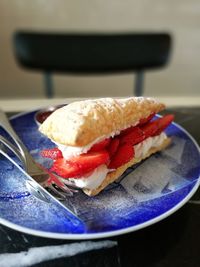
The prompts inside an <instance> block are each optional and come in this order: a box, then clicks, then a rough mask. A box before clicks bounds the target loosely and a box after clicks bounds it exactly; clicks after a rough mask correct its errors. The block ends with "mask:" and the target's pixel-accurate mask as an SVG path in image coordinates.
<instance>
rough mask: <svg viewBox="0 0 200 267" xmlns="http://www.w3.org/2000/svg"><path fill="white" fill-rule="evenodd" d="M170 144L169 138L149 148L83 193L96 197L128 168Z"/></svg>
mask: <svg viewBox="0 0 200 267" xmlns="http://www.w3.org/2000/svg"><path fill="white" fill-rule="evenodd" d="M170 143H171V139H170V138H169V137H168V138H166V139H165V140H164V141H163V143H162V144H161V145H160V146H158V147H152V148H150V149H149V151H148V152H147V153H146V154H145V155H144V156H143V157H140V158H133V159H131V160H130V161H129V162H127V163H126V164H124V165H122V166H120V167H119V168H117V169H116V170H115V171H113V172H110V173H108V174H107V176H106V177H105V179H104V180H103V182H102V183H101V184H100V185H99V186H98V187H97V188H95V189H88V188H85V189H83V191H84V193H85V194H87V195H88V196H95V195H97V194H98V193H99V192H101V191H102V190H103V189H104V188H105V187H106V186H108V185H109V184H111V183H113V182H114V181H115V180H117V179H118V178H119V177H120V176H121V175H122V174H123V173H124V172H125V170H126V169H127V168H129V167H131V166H133V165H134V164H137V163H139V162H140V161H142V160H144V159H146V158H148V157H150V156H151V155H152V154H154V153H157V152H159V151H161V150H163V149H165V148H166V147H167V146H168V145H169V144H170Z"/></svg>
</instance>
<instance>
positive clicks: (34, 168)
mask: <svg viewBox="0 0 200 267" xmlns="http://www.w3.org/2000/svg"><path fill="white" fill-rule="evenodd" d="M0 126H1V127H2V128H3V129H4V130H5V131H6V132H7V133H8V134H9V135H10V136H11V137H12V139H13V141H14V142H15V144H16V145H17V147H16V146H15V145H13V144H12V143H11V142H9V141H8V140H7V139H6V138H4V137H3V136H1V135H0V142H1V143H3V144H4V145H5V146H6V147H7V148H9V149H10V150H11V151H12V152H13V153H14V154H15V155H16V156H17V157H18V158H19V159H20V160H21V161H22V163H23V165H24V168H25V170H26V172H27V173H28V174H29V175H30V176H31V177H32V178H33V179H34V180H35V181H36V182H38V183H40V184H41V185H42V186H43V187H45V188H47V189H48V188H49V189H50V190H51V191H53V193H54V194H55V196H56V197H57V198H61V199H65V198H66V196H72V195H73V193H74V192H76V190H75V189H74V188H69V187H68V186H66V184H65V183H64V182H63V181H62V179H60V178H59V177H58V176H57V175H54V174H51V175H50V173H49V172H48V171H47V170H45V169H44V168H43V167H42V166H40V165H39V164H37V163H36V162H35V160H34V159H33V157H32V155H31V154H30V153H29V151H28V149H27V148H26V146H25V145H24V144H23V142H22V141H21V139H20V138H19V136H18V135H17V134H16V132H15V131H14V129H13V128H12V126H11V124H10V122H9V120H8V118H7V116H6V115H5V113H4V112H3V111H2V110H1V109H0ZM55 186H56V187H55Z"/></svg>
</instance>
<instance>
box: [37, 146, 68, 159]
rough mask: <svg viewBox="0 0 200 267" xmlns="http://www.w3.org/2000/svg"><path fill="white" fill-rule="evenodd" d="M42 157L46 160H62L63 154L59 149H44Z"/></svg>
mask: <svg viewBox="0 0 200 267" xmlns="http://www.w3.org/2000/svg"><path fill="white" fill-rule="evenodd" d="M41 155H42V157H44V158H50V159H59V158H62V157H63V155H62V152H61V151H60V150H59V149H58V148H57V147H54V148H50V149H44V150H42V151H41Z"/></svg>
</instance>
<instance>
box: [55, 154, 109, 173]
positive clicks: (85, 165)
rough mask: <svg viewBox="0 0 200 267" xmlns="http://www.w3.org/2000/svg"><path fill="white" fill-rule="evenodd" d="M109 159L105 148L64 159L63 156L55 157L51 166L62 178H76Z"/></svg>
mask: <svg viewBox="0 0 200 267" xmlns="http://www.w3.org/2000/svg"><path fill="white" fill-rule="evenodd" d="M108 161H109V154H108V152H106V151H105V150H103V151H99V152H89V153H87V154H82V155H79V156H77V157H74V158H71V159H70V160H66V159H64V158H60V159H57V160H56V161H55V162H54V163H53V166H52V168H51V171H54V172H55V173H57V174H58V175H60V176H62V177H63V178H70V177H73V178H78V177H80V176H82V175H84V174H86V173H88V172H89V171H92V170H94V169H95V168H96V167H98V166H99V165H101V164H106V163H107V162H108Z"/></svg>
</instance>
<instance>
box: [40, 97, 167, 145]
mask: <svg viewBox="0 0 200 267" xmlns="http://www.w3.org/2000/svg"><path fill="white" fill-rule="evenodd" d="M164 108H165V105H164V104H162V103H160V102H158V101H156V100H155V99H154V98H145V97H130V98H123V99H113V98H101V99H93V100H83V101H79V102H73V103H71V104H69V105H66V106H64V107H62V108H60V109H58V110H56V111H55V112H53V113H52V114H51V115H50V116H49V117H48V118H47V119H46V120H45V121H44V122H43V124H42V125H41V126H40V128H39V130H40V131H41V132H42V133H43V134H44V135H46V136H47V137H49V138H50V139H51V140H53V141H54V142H56V143H59V144H63V145H68V146H79V147H82V146H85V145H87V144H89V143H91V142H93V141H94V140H96V139H97V138H101V137H104V136H109V135H113V134H114V133H116V132H119V131H121V130H122V129H125V128H128V127H130V126H134V125H136V124H137V123H138V122H139V120H140V119H142V118H147V117H148V116H149V115H150V114H152V113H157V112H159V111H161V110H162V109H164Z"/></svg>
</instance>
